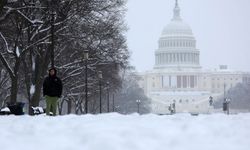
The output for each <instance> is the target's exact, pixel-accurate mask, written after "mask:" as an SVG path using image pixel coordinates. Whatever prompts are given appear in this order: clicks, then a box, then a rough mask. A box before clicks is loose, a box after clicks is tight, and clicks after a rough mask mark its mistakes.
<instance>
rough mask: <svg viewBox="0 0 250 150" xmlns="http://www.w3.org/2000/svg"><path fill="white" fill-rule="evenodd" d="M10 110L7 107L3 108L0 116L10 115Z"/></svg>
mask: <svg viewBox="0 0 250 150" xmlns="http://www.w3.org/2000/svg"><path fill="white" fill-rule="evenodd" d="M10 114H11V112H10V109H9V108H8V107H4V108H2V109H1V110H0V115H10Z"/></svg>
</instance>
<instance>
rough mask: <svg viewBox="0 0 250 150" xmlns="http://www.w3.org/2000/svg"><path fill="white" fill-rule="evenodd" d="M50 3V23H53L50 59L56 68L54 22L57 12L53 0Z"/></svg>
mask: <svg viewBox="0 0 250 150" xmlns="http://www.w3.org/2000/svg"><path fill="white" fill-rule="evenodd" d="M48 2H49V5H50V9H51V10H50V15H51V20H50V24H51V29H50V33H51V49H50V59H51V68H54V66H55V63H54V47H55V45H54V43H55V42H54V22H55V15H56V14H55V12H54V9H53V0H48Z"/></svg>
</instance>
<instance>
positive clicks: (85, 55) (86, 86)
mask: <svg viewBox="0 0 250 150" xmlns="http://www.w3.org/2000/svg"><path fill="white" fill-rule="evenodd" d="M88 59H89V52H88V50H85V51H84V60H85V113H86V114H87V113H88Z"/></svg>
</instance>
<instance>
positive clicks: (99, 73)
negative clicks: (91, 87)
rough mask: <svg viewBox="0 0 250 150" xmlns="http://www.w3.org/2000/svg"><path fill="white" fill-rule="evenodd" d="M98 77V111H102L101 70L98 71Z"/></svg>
mask: <svg viewBox="0 0 250 150" xmlns="http://www.w3.org/2000/svg"><path fill="white" fill-rule="evenodd" d="M98 78H99V88H100V113H102V82H101V79H102V71H98Z"/></svg>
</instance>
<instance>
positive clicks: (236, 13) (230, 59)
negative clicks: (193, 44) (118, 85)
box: [126, 0, 250, 71]
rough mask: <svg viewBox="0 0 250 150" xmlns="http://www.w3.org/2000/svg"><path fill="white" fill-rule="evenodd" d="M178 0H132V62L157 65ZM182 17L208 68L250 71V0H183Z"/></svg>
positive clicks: (129, 14) (140, 68) (129, 18)
mask: <svg viewBox="0 0 250 150" xmlns="http://www.w3.org/2000/svg"><path fill="white" fill-rule="evenodd" d="M174 4H175V0H128V4H127V10H128V11H127V16H126V21H127V24H128V27H129V31H128V33H127V39H128V47H129V50H130V51H131V53H132V58H131V64H132V65H133V66H135V67H136V69H137V70H138V71H145V70H150V69H152V68H153V66H154V60H155V56H154V52H155V50H156V49H157V47H158V39H159V37H160V35H161V32H162V30H163V28H164V27H165V26H166V25H167V24H168V23H169V22H170V20H171V19H172V16H173V8H174ZM179 5H180V8H181V17H182V19H183V20H184V22H186V23H187V24H189V25H190V27H191V28H192V31H193V34H194V36H195V38H196V41H197V49H199V50H200V63H201V66H202V67H203V68H205V69H207V68H208V69H213V68H218V66H219V65H220V64H223V65H228V67H229V69H233V70H241V71H250V0H179Z"/></svg>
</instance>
